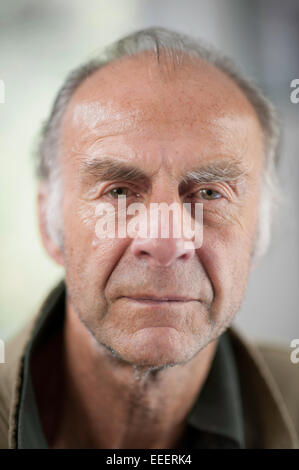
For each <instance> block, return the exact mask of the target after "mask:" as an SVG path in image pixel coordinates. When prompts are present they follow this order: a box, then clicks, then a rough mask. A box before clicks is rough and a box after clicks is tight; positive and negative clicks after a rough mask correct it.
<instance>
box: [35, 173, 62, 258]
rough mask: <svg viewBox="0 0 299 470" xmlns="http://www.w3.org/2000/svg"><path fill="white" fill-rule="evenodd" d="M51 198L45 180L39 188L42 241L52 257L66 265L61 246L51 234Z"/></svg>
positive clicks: (39, 216)
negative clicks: (49, 217)
mask: <svg viewBox="0 0 299 470" xmlns="http://www.w3.org/2000/svg"><path fill="white" fill-rule="evenodd" d="M48 200H49V190H48V185H47V184H46V183H44V182H42V183H40V185H39V189H38V200H37V204H38V222H39V230H40V234H41V238H42V243H43V246H44V248H45V249H46V251H47V253H48V255H49V256H50V258H52V259H53V260H54V261H55V262H56V263H58V264H60V265H61V266H64V258H63V253H62V250H61V248H59V247H58V246H57V244H56V243H55V242H54V240H52V237H51V236H50V234H49V230H48V224H47V207H48Z"/></svg>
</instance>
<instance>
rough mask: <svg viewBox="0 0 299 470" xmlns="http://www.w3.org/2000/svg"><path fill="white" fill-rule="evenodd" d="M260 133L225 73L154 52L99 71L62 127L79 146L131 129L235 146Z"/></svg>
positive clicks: (68, 141)
mask: <svg viewBox="0 0 299 470" xmlns="http://www.w3.org/2000/svg"><path fill="white" fill-rule="evenodd" d="M253 135H254V138H255V140H256V139H257V140H259V141H260V142H259V144H261V141H262V135H261V129H260V126H259V123H258V119H257V116H256V114H255V111H254V109H253V107H252V106H251V104H250V103H249V101H248V100H247V98H246V96H245V95H244V94H243V93H242V91H241V90H240V89H239V88H238V87H237V85H236V84H235V83H234V82H233V81H232V80H231V79H230V78H229V77H227V76H226V75H225V74H224V73H223V72H221V71H220V70H218V69H217V68H216V67H214V66H212V65H211V64H208V63H206V62H204V61H202V60H199V59H198V60H196V62H194V61H193V62H192V63H191V62H190V61H188V59H185V62H184V64H183V65H182V66H180V67H179V66H176V67H174V66H173V65H172V64H170V63H167V61H166V62H165V63H162V64H158V62H157V59H156V58H155V57H154V56H153V54H152V53H145V54H141V55H139V56H137V57H130V58H125V59H122V60H119V61H116V62H114V63H111V64H109V65H107V66H105V67H103V68H102V69H100V70H98V71H96V72H95V73H93V74H92V75H91V76H90V77H89V78H87V79H86V80H85V81H84V82H83V83H82V84H81V85H80V86H79V88H78V89H77V90H76V91H75V93H74V95H73V96H72V98H71V101H70V103H69V105H68V107H67V110H66V113H65V116H64V120H63V126H62V140H63V146H64V147H65V148H66V149H67V150H68V151H69V150H70V147H71V148H72V149H73V150H74V151H75V152H76V151H78V152H80V151H81V150H84V151H85V150H88V149H89V148H90V147H91V146H93V147H94V146H95V147H97V146H101V145H104V146H105V145H106V144H110V143H112V142H113V141H114V142H115V139H117V138H118V139H119V138H121V137H124V136H125V137H126V138H127V139H126V143H128V142H131V143H132V142H135V143H136V144H137V143H138V142H139V143H140V145H147V144H150V142H152V141H153V140H155V141H160V142H162V141H168V142H173V141H174V140H175V141H176V142H179V141H182V142H185V143H186V142H191V143H192V142H196V145H197V144H198V145H199V146H200V145H201V146H204V148H205V149H209V146H211V148H213V146H215V144H216V145H218V146H219V149H218V150H220V147H221V148H225V149H226V150H227V151H228V152H233V151H234V150H236V149H235V148H234V147H238V148H240V150H242V151H243V148H245V147H248V145H249V144H250V143H251V142H252V138H253ZM123 143H124V141H123ZM241 147H242V149H241Z"/></svg>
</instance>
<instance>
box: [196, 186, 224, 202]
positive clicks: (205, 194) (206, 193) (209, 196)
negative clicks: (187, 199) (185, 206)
mask: <svg viewBox="0 0 299 470" xmlns="http://www.w3.org/2000/svg"><path fill="white" fill-rule="evenodd" d="M197 194H200V196H201V197H202V198H203V199H206V200H208V201H212V200H214V199H220V198H221V197H222V194H221V193H219V192H218V191H215V189H207V188H203V189H200V190H199V191H197V192H196V193H193V194H192V196H195V195H197Z"/></svg>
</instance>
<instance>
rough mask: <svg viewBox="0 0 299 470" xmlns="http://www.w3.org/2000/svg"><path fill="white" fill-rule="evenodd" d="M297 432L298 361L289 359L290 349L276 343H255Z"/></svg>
mask: <svg viewBox="0 0 299 470" xmlns="http://www.w3.org/2000/svg"><path fill="white" fill-rule="evenodd" d="M256 347H257V349H258V350H259V352H260V354H261V355H262V357H263V359H264V361H265V362H266V364H267V366H268V368H269V370H270V372H271V374H272V376H273V378H274V380H275V382H276V384H277V386H278V388H279V390H280V393H281V395H282V397H283V399H284V402H285V404H286V407H287V409H288V411H289V414H290V416H291V418H292V420H293V422H294V424H295V426H296V429H297V432H299V398H298V390H299V363H297V364H294V363H293V362H292V361H291V353H292V349H291V348H288V347H284V346H281V345H277V344H270V343H264V342H263V343H256Z"/></svg>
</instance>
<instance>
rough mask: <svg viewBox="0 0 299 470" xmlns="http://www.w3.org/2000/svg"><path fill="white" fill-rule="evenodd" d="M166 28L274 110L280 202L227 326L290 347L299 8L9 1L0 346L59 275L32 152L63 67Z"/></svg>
mask: <svg viewBox="0 0 299 470" xmlns="http://www.w3.org/2000/svg"><path fill="white" fill-rule="evenodd" d="M149 26H166V27H170V28H174V29H177V30H179V31H181V32H186V33H189V34H191V35H194V36H196V37H201V38H203V39H204V40H206V41H208V42H210V43H212V44H213V45H214V46H216V47H217V48H219V49H221V50H223V52H225V53H226V54H228V55H230V56H232V57H233V58H234V59H235V60H236V61H237V63H238V64H239V65H240V66H241V68H242V69H243V71H245V72H246V73H247V74H249V75H251V76H253V77H254V78H255V79H256V80H257V81H258V83H259V84H260V85H261V87H262V88H263V89H264V91H266V93H267V94H268V96H270V98H272V100H273V101H274V103H275V104H276V105H277V106H278V108H279V109H280V112H281V117H282V120H283V127H284V144H283V155H282V162H281V168H280V174H281V183H282V185H283V188H284V189H283V192H284V195H285V199H286V201H285V203H284V205H283V207H282V208H281V209H280V212H279V214H278V217H277V220H276V223H275V226H274V236H273V240H272V244H271V248H270V250H269V252H268V254H267V255H266V257H265V258H264V260H263V262H262V264H261V265H260V266H259V267H258V268H257V270H256V271H254V272H253V273H252V275H251V278H250V280H249V285H248V290H247V295H246V298H245V301H244V304H243V306H242V309H241V310H240V312H239V313H238V315H237V317H236V320H235V325H236V326H238V327H239V328H240V329H241V330H242V331H243V333H245V334H246V335H247V336H248V337H250V338H252V339H254V340H261V339H263V340H266V341H276V342H279V343H281V344H286V345H289V343H290V341H291V339H293V338H299V308H298V304H299V267H298V266H299V248H298V241H299V237H298V235H299V229H298V226H299V223H298V219H299V209H298V207H299V186H298V178H299V157H298V143H299V135H298V134H299V132H298V127H299V126H298V124H299V104H297V105H296V104H292V103H291V102H290V92H291V89H290V82H291V81H292V80H293V79H294V78H299V2H298V0H284V1H283V2H282V1H279V0H209V1H207V0H184V1H183V0H109V1H106V0H85V1H84V2H83V1H81V0H51V1H50V2H49V1H46V0H39V1H38V0H10V1H9V2H1V3H0V80H3V81H4V83H5V103H3V104H1V103H0V158H1V171H0V211H1V213H0V215H1V219H0V224H1V225H0V234H1V244H0V279H1V283H0V338H1V339H6V338H8V337H9V336H10V335H12V334H13V333H14V332H16V331H17V330H18V329H20V328H21V327H22V325H23V324H24V323H25V322H26V320H27V319H28V318H29V317H30V316H31V315H32V314H33V313H34V312H35V311H36V310H37V309H38V307H39V306H40V303H41V302H42V300H43V299H44V297H45V295H46V294H47V293H48V291H49V289H50V288H51V287H52V286H53V285H55V283H56V282H57V280H58V279H60V278H61V277H62V276H63V271H62V270H61V269H60V268H58V267H57V266H56V265H55V264H54V262H52V261H51V260H50V259H49V258H48V257H47V255H46V253H45V251H44V249H43V248H42V245H41V241H40V238H39V233H38V225H37V220H36V188H37V185H36V180H35V176H34V165H33V150H34V145H35V142H36V139H37V136H38V132H39V129H40V126H41V123H42V121H43V120H44V119H45V118H46V117H47V115H48V112H49V110H50V106H51V104H52V101H53V99H54V97H55V94H56V92H57V90H58V88H59V87H60V85H61V83H62V81H63V79H64V78H65V76H66V74H67V73H68V72H69V70H70V69H72V68H73V67H75V66H77V65H78V64H79V63H81V62H82V61H85V60H86V59H87V58H89V57H91V55H93V54H94V53H95V52H96V51H97V50H98V49H100V48H101V47H102V46H104V45H106V44H108V43H109V42H111V41H114V40H116V39H118V38H119V37H120V36H122V35H125V34H128V33H130V32H132V31H133V30H135V29H140V28H143V27H149Z"/></svg>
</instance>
